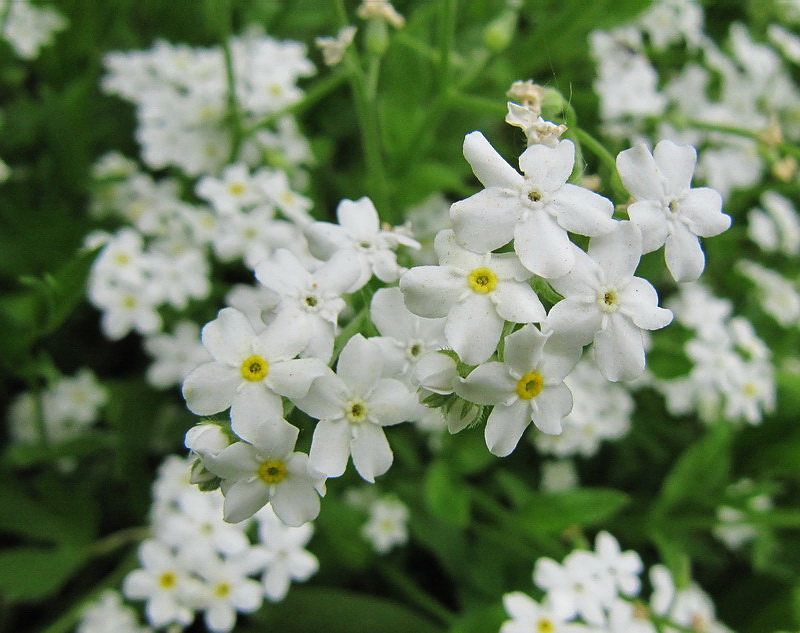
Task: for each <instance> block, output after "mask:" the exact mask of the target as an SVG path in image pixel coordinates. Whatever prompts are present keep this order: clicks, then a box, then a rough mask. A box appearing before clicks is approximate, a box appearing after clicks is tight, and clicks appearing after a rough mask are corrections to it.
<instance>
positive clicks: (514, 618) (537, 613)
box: [500, 591, 581, 633]
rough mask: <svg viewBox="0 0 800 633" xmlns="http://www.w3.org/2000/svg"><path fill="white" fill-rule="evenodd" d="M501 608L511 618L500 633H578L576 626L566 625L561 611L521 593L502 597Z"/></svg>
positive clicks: (565, 618) (516, 592)
mask: <svg viewBox="0 0 800 633" xmlns="http://www.w3.org/2000/svg"><path fill="white" fill-rule="evenodd" d="M503 606H504V607H505V610H506V613H507V614H508V616H509V617H510V618H511V619H510V620H507V621H506V622H504V623H503V625H502V626H501V627H500V633H540V632H542V631H546V632H547V633H578V632H579V631H580V630H581V629H580V627H579V626H578V625H574V624H569V623H567V617H568V614H567V617H565V613H564V612H563V611H559V610H557V609H556V608H554V606H553V605H552V604H550V603H548V602H545V603H544V604H539V603H538V602H536V600H534V599H533V598H531V597H530V596H528V595H526V594H524V593H522V592H521V591H514V592H511V593H507V594H505V595H504V596H503Z"/></svg>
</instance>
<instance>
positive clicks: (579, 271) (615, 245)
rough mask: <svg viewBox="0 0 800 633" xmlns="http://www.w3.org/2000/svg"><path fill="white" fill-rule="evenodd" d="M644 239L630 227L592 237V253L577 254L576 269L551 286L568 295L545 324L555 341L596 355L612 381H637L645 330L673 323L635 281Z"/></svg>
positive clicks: (651, 292) (647, 290) (643, 284)
mask: <svg viewBox="0 0 800 633" xmlns="http://www.w3.org/2000/svg"><path fill="white" fill-rule="evenodd" d="M641 244H642V237H641V232H640V231H639V229H638V227H637V226H636V225H635V224H633V223H632V222H619V223H618V227H617V230H615V231H614V232H613V233H610V234H608V235H602V236H600V237H595V238H592V240H591V241H590V242H589V251H588V253H585V252H583V251H582V250H580V249H579V248H578V247H574V249H575V265H574V266H573V268H572V270H571V271H570V272H569V273H568V274H567V275H565V276H563V277H560V278H558V279H554V280H553V281H552V282H551V284H552V286H553V288H555V289H556V291H558V292H559V293H561V295H563V296H564V299H563V300H562V301H559V302H558V303H557V304H556V305H554V306H553V308H552V309H551V310H550V313H549V314H548V315H547V319H546V321H545V323H544V328H545V329H548V328H549V329H550V330H552V331H553V339H554V340H559V341H560V342H561V343H562V344H565V345H569V344H570V342H571V343H573V344H575V345H579V346H583V345H585V344H586V343H589V342H591V341H594V346H593V348H592V352H593V355H594V359H595V362H596V363H597V366H598V367H599V368H600V371H601V373H602V374H603V376H605V377H606V378H607V379H608V380H613V381H617V380H633V379H634V378H637V377H638V376H639V375H640V374H641V373H642V372H643V371H644V367H645V354H644V340H643V337H642V330H657V329H659V328H662V327H664V326H666V325H667V324H669V323H670V321H672V312H670V311H669V310H666V309H664V308H660V307H658V295H657V294H656V291H655V288H653V286H652V285H651V284H650V282H648V281H646V280H644V279H642V278H640V277H634V276H633V273H634V272H635V270H636V267H637V266H638V264H639V259H640V257H641Z"/></svg>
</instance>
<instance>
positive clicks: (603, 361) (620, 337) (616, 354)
mask: <svg viewBox="0 0 800 633" xmlns="http://www.w3.org/2000/svg"><path fill="white" fill-rule="evenodd" d="M592 354H593V357H594V360H595V363H596V364H597V366H598V368H599V369H600V373H602V374H603V376H605V377H606V379H608V380H611V381H612V382H616V381H618V380H633V379H634V378H638V377H639V376H641V374H642V372H643V371H644V365H645V360H644V341H643V339H642V330H641V329H639V328H638V327H636V325H635V324H634V323H633V322H632V321H631V320H630V319H629V318H628V317H626V316H624V315H622V314H619V313H616V314H612V315H610V316H609V317H608V319H607V321H606V327H605V328H604V329H602V330H600V331H599V332H598V333H597V334H596V335H595V337H594V347H593V348H592Z"/></svg>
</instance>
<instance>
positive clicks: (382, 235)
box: [305, 197, 420, 292]
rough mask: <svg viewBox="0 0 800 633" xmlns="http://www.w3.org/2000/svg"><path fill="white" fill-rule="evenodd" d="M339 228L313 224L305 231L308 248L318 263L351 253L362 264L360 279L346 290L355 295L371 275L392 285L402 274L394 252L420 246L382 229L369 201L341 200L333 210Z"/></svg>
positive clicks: (333, 225) (399, 234) (332, 225)
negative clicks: (343, 252)
mask: <svg viewBox="0 0 800 633" xmlns="http://www.w3.org/2000/svg"><path fill="white" fill-rule="evenodd" d="M336 218H337V219H338V220H339V224H332V223H330V222H313V223H312V224H309V225H308V226H307V227H305V235H306V238H308V246H309V249H310V250H311V252H312V254H313V255H314V256H315V257H319V258H320V259H330V258H331V257H333V255H334V253H336V252H338V251H342V250H344V251H353V252H354V253H355V254H356V255H357V257H358V260H359V262H360V263H361V275H360V276H359V277H358V279H356V281H355V283H354V284H353V285H352V286H351V287H350V288H349V289H348V292H355V291H356V290H358V289H360V288H361V287H362V286H364V284H365V283H367V281H369V278H370V277H371V276H372V275H373V274H374V275H375V276H376V277H377V278H378V279H380V280H381V281H385V282H387V283H391V282H393V281H397V278H398V277H399V276H400V275H401V273H402V272H403V270H404V269H403V268H402V267H401V266H400V265H399V264H398V263H397V255H396V254H395V252H394V251H395V249H396V248H397V247H398V246H399V245H400V244H402V245H404V246H409V247H411V248H419V247H420V245H419V242H417V241H416V240H413V239H411V238H410V237H408V236H407V235H404V234H403V233H402V232H401V231H391V230H390V231H387V230H384V229H382V228H381V226H380V219H379V218H378V212H377V211H376V210H375V205H374V204H372V200H370V199H369V198H366V197H365V198H359V199H358V200H342V201H341V202H340V203H339V206H338V207H337V208H336Z"/></svg>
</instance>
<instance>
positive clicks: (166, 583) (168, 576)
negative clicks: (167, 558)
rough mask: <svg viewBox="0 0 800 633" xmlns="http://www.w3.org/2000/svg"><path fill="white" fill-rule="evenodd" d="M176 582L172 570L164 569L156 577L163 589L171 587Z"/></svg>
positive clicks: (176, 579) (176, 578)
mask: <svg viewBox="0 0 800 633" xmlns="http://www.w3.org/2000/svg"><path fill="white" fill-rule="evenodd" d="M177 582H178V577H177V575H176V574H175V572H174V571H165V572H163V573H162V574H161V575H160V576H159V577H158V584H159V585H161V587H163V588H164V589H172V588H173V587H174V586H175V585H176V583H177Z"/></svg>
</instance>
